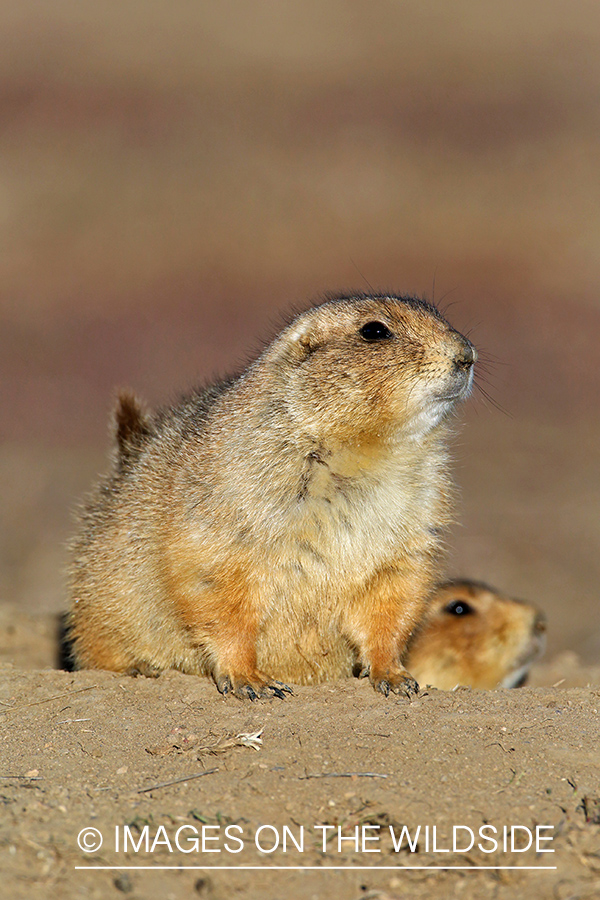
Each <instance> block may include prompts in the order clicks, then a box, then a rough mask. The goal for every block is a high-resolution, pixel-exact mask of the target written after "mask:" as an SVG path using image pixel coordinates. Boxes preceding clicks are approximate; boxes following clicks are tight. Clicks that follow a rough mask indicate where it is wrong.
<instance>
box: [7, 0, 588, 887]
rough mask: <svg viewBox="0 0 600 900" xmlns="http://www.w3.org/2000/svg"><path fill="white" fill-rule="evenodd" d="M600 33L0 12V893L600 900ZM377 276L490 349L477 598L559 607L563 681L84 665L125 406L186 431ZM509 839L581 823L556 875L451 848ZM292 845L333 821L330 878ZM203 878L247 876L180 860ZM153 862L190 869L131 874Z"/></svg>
mask: <svg viewBox="0 0 600 900" xmlns="http://www.w3.org/2000/svg"><path fill="white" fill-rule="evenodd" d="M599 40H600V13H599V11H598V8H597V7H596V6H595V5H594V4H590V3H585V4H548V3H546V2H538V0H531V2H526V3H523V2H522V0H520V2H517V0H507V2H506V3H503V4H497V3H481V2H479V0H477V2H475V0H459V2H457V3H454V4H448V3H447V0H432V2H431V3H427V4H418V3H402V4H400V3H388V2H381V0H371V2H368V3H362V2H354V0H328V2H327V4H323V3H322V2H321V3H317V2H312V0H306V2H303V3H302V4H286V3H281V2H277V3H271V2H270V0H258V2H256V3H252V4H248V3H245V2H243V0H224V2H222V3H219V4H214V3H210V2H203V0H197V2H193V3H191V2H188V0H173V2H171V3H169V4H166V3H162V2H153V0H143V2H138V0H132V2H130V3H128V4H126V5H123V4H112V5H111V4H98V3H92V2H91V0H76V2H73V0H19V2H16V0H7V2H5V3H3V4H2V8H1V9H0V46H1V49H2V53H0V118H1V122H2V127H1V128H0V158H1V160H2V165H1V167H0V285H1V288H0V325H1V327H0V384H1V385H2V403H1V404H0V483H1V484H2V497H1V503H0V667H1V668H0V723H1V738H0V746H1V747H2V751H1V753H0V809H1V815H0V866H1V869H2V893H3V894H5V895H6V896H9V897H11V898H12V897H15V898H20V897H23V898H45V897H50V896H59V895H62V896H64V897H65V898H67V900H69V898H88V897H90V898H92V897H103V898H104V897H120V896H122V895H125V896H129V897H132V898H139V900H142V898H143V900H151V898H154V897H156V898H161V900H163V898H173V900H180V898H187V897H201V898H202V897H204V898H213V900H214V898H220V900H228V898H230V897H237V896H239V897H242V898H243V897H248V898H250V897H252V898H254V897H258V896H260V897H264V898H265V900H280V898H282V897H284V896H285V897H287V898H288V900H296V898H298V900H300V898H302V900H305V898H312V897H319V898H320V897H326V896H327V897H333V896H335V897H340V898H343V900H358V898H361V897H367V898H368V897H371V898H379V900H385V898H388V900H397V898H403V900H404V898H406V897H408V896H410V897H411V898H413V897H414V898H425V897H427V898H437V897H439V898H447V897H449V896H456V897H464V898H465V900H476V898H479V897H486V898H488V897H492V898H507V900H508V898H511V900H512V898H514V897H536V898H542V900H544V898H548V900H550V898H551V900H567V898H573V900H575V898H576V900H588V898H589V900H591V898H594V897H597V896H600V862H599V860H600V824H598V822H597V819H598V811H597V805H596V804H597V803H598V800H597V798H598V797H599V796H600V776H599V767H598V743H599V740H598V735H599V728H598V688H599V685H600V672H599V660H600V613H599V606H598V584H600V555H599V554H598V546H599V544H600V518H599V517H598V508H599V506H600V481H599V479H598V472H599V471H600V460H599V451H598V448H599V447H600V422H599V421H598V396H599V395H600V368H599V367H598V365H597V356H598V353H597V348H598V345H599V342H600V303H599V302H598V288H597V286H598V284H599V283H600V256H599V254H598V234H599V233H600V212H599V210H600V202H599V201H600V197H599V194H598V158H597V157H598V142H599V141H600V117H599V106H598V100H597V98H598V91H599V90H600V54H598V42H599ZM369 283H370V284H373V285H374V286H376V287H377V288H391V289H393V290H395V291H398V292H407V293H409V292H414V293H418V294H426V295H429V296H430V297H431V296H432V295H434V296H435V299H436V300H438V301H440V302H441V304H442V306H443V307H444V308H446V307H447V308H448V316H449V318H450V319H451V321H452V322H453V324H455V325H456V327H458V328H459V329H461V330H465V331H468V332H469V333H470V334H471V336H472V339H473V340H474V342H475V343H476V344H477V346H478V348H479V349H480V350H481V359H482V362H483V364H482V365H481V366H480V367H479V375H478V388H477V390H476V391H475V393H474V396H473V398H472V400H470V401H469V403H468V404H467V406H466V407H465V410H464V415H463V416H462V419H463V420H464V425H462V426H461V427H460V428H458V429H457V437H456V440H455V443H454V448H453V454H454V458H455V467H454V468H455V473H456V480H457V483H458V486H459V488H460V496H461V499H460V505H459V509H458V522H457V526H456V528H455V529H454V530H453V532H452V533H451V534H450V535H449V537H448V549H449V558H448V574H449V575H463V576H470V577H473V578H479V579H483V580H486V581H489V582H490V583H492V584H494V585H497V586H498V587H499V588H501V589H502V590H503V591H505V592H507V593H509V594H511V595H513V596H523V597H526V598H528V599H531V600H533V601H535V602H537V603H538V604H539V605H540V606H542V607H543V609H544V610H545V612H546V614H547V616H548V623H549V630H548V654H547V657H546V659H547V662H545V663H543V664H541V665H540V666H538V667H537V668H536V669H535V670H534V672H533V673H532V680H531V687H527V688H523V689H519V690H515V691H510V692H502V691H499V692H490V693H487V694H483V693H475V692H470V691H465V690H460V691H457V692H452V693H447V694H444V693H441V692H436V691H429V692H427V693H424V694H423V695H422V696H421V697H420V698H419V699H418V700H416V701H415V702H413V703H411V704H409V703H407V702H401V701H397V700H391V701H385V700H384V699H383V698H379V697H376V696H375V694H374V693H373V692H372V691H371V689H370V688H369V686H368V685H366V684H364V683H358V682H354V681H350V682H347V683H344V684H342V685H332V686H326V687H321V688H317V689H308V688H306V689H298V690H297V691H296V694H295V696H294V697H292V698H290V699H289V700H287V701H285V702H271V703H261V704H257V705H244V704H242V703H240V702H238V701H236V700H227V701H225V700H223V699H222V698H220V697H219V696H218V695H217V693H216V690H215V689H214V687H213V686H212V685H210V684H208V683H206V682H204V681H201V680H197V679H193V678H187V677H184V676H181V675H177V674H168V675H165V676H162V677H161V678H159V679H158V680H156V681H146V680H144V679H138V680H130V679H124V678H117V677H113V676H111V675H109V674H106V673H97V672H90V673H75V674H73V673H68V672H65V671H61V670H59V669H57V668H56V665H57V659H56V656H57V641H56V621H57V620H56V614H57V613H58V612H59V611H60V610H61V609H63V608H64V604H65V593H64V583H63V575H62V571H63V568H64V565H65V551H64V544H65V541H66V540H67V537H68V535H69V532H70V530H71V512H72V509H73V507H74V506H75V504H76V502H77V498H78V497H80V496H81V495H82V493H83V492H84V491H85V490H87V488H88V487H89V485H90V483H91V481H92V479H93V478H94V477H95V476H96V474H97V473H98V472H99V471H101V469H102V468H103V466H104V461H103V460H104V455H105V452H106V422H107V415H108V410H109V408H110V404H111V399H110V398H111V397H112V395H113V392H114V390H115V388H116V387H117V386H123V385H130V386H131V387H133V388H135V389H136V390H138V391H139V392H140V393H141V394H142V396H144V397H145V398H147V400H148V401H149V402H150V403H152V404H156V403H162V402H165V401H167V400H168V399H169V398H170V397H171V396H172V395H173V393H174V392H176V391H178V390H180V389H184V388H186V387H188V386H190V385H191V384H194V383H196V382H199V381H202V380H203V379H205V378H210V377H211V376H212V375H213V374H214V373H225V372H227V371H230V370H232V369H236V368H238V367H239V366H240V363H241V362H242V361H243V360H245V359H247V357H248V355H249V354H251V353H252V352H253V351H254V350H255V348H256V347H257V346H259V344H260V341H261V339H262V338H263V337H264V336H265V335H268V334H270V333H272V332H273V330H275V329H276V328H277V323H278V322H279V321H280V318H281V316H282V315H284V314H286V313H287V312H288V311H289V309H290V307H291V306H293V305H295V304H300V305H301V304H303V303H305V302H306V300H307V298H311V297H315V296H318V295H321V294H322V293H323V292H325V291H327V290H339V289H343V288H348V289H364V288H365V287H367V285H368V284H369ZM484 391H485V392H486V393H487V394H490V395H491V400H492V402H489V401H488V399H487V398H486V394H484V393H483V392H484ZM498 407H500V409H499V408H498ZM261 730H262V734H261V740H262V743H260V744H257V743H256V742H255V745H256V748H257V749H253V747H252V746H250V747H249V746H244V745H243V744H242V745H240V739H238V737H237V736H238V735H240V734H243V733H245V734H250V735H251V734H256V733H257V732H260V731H261ZM251 743H252V742H251ZM213 768H215V769H216V770H217V771H215V772H212V773H211V774H205V775H202V777H199V778H193V777H192V776H195V775H200V774H201V773H203V772H208V771H209V770H211V769H213ZM308 776H310V777H308ZM376 776H385V777H376ZM181 778H186V779H187V780H185V781H179V779H181ZM171 781H176V782H177V783H176V784H171V785H168V784H166V783H167V782H171ZM159 785H160V786H159ZM163 785H164V786H163ZM147 788H151V790H146V789H147ZM140 792H141V793H140ZM484 822H485V823H488V824H490V825H494V826H496V827H498V828H499V829H503V828H504V827H505V826H507V827H508V826H510V825H511V824H512V825H520V826H522V827H523V828H534V827H535V826H536V825H548V826H552V828H553V829H554V830H553V832H552V834H553V836H554V841H553V843H552V845H551V846H552V847H553V848H554V849H555V853H554V854H549V853H539V854H536V853H535V852H533V851H531V850H527V851H525V852H518V851H516V852H509V853H506V854H505V853H504V852H502V851H501V850H500V851H498V852H495V853H492V854H486V853H484V852H483V851H482V850H478V849H477V848H476V847H475V849H473V850H470V851H468V852H465V853H460V852H456V853H454V852H450V853H445V852H442V850H441V849H440V848H446V847H448V846H449V845H448V843H447V842H448V840H451V839H452V827H453V826H454V825H464V826H469V827H471V828H473V829H474V830H475V831H477V830H478V829H479V827H480V826H482V825H483V823H484ZM261 825H268V826H272V827H273V828H278V829H280V830H281V829H283V826H286V825H287V826H288V828H289V829H291V831H292V833H293V834H294V835H295V836H296V837H298V835H299V834H300V829H301V828H302V827H303V828H304V832H305V849H304V852H303V853H302V854H300V853H299V852H297V851H295V850H294V848H293V846H291V845H290V848H289V851H288V852H287V853H286V854H285V855H284V854H283V853H282V852H281V851H280V850H277V851H275V852H274V853H272V854H270V853H268V852H264V853H262V854H261V853H260V852H259V850H258V848H257V847H256V846H255V844H254V838H255V834H256V832H257V829H259V828H260V826H261ZM317 825H331V826H335V827H337V826H340V827H341V828H342V829H343V832H342V836H346V837H347V836H351V835H352V834H354V829H355V828H356V827H357V826H358V827H360V828H362V827H363V826H364V827H365V828H367V829H371V830H369V831H366V832H365V837H373V836H374V835H379V836H380V837H381V844H380V845H379V847H377V844H375V843H374V844H369V843H368V842H367V844H366V845H365V852H363V849H362V847H359V849H358V851H355V850H354V849H353V847H352V846H351V845H350V843H348V842H344V843H342V850H341V852H338V848H337V832H335V831H330V832H328V834H329V835H330V836H332V838H331V840H330V841H329V842H328V843H327V846H326V851H325V852H323V851H322V850H321V849H320V848H319V842H318V837H319V831H318V829H317V830H315V826H317ZM402 825H406V826H407V827H410V828H411V829H412V831H411V833H412V834H413V835H414V829H416V827H417V826H418V825H421V827H422V829H425V827H426V826H429V827H430V829H432V828H433V827H434V826H437V827H438V828H439V831H438V845H437V847H438V851H437V852H431V851H432V847H431V846H430V848H429V851H430V852H427V851H426V849H425V846H424V843H423V841H421V844H420V846H419V852H418V853H410V852H407V851H406V849H404V850H402V851H401V852H398V853H396V852H394V851H393V847H392V845H391V835H390V830H389V829H390V826H391V827H392V829H393V831H394V835H397V834H398V833H399V829H400V828H401V826H402ZM127 826H128V827H129V832H127V834H130V835H132V837H133V839H135V840H138V841H139V840H140V838H142V839H143V840H145V836H146V835H148V837H149V840H150V841H151V842H152V840H154V839H155V838H156V837H157V835H158V837H159V838H164V835H165V834H166V835H167V837H168V838H169V839H172V840H174V836H175V834H176V832H177V829H178V828H180V827H182V826H193V827H195V828H197V829H201V828H202V826H205V828H206V829H207V830H206V831H205V838H206V840H208V838H210V837H211V836H213V837H214V836H215V835H216V836H217V837H218V838H219V840H217V842H216V843H214V844H210V843H207V849H208V848H210V847H212V848H214V847H218V848H219V849H220V850H221V853H220V854H210V853H208V852H205V853H204V854H202V853H196V852H195V851H194V852H191V853H185V852H183V850H179V849H177V848H176V847H174V849H173V852H172V853H171V852H169V848H168V846H167V844H166V841H165V842H163V843H162V844H160V843H158V844H157V845H156V847H155V850H154V852H152V853H150V852H148V853H146V852H144V851H143V848H141V849H140V851H139V852H135V851H132V849H131V846H130V847H129V852H128V853H124V852H122V850H119V851H117V850H115V846H114V838H115V834H116V833H118V834H119V836H120V838H121V839H122V840H124V836H125V834H126V832H125V828H126V827H127ZM146 826H147V829H148V830H147V831H146V832H145V831H144V829H145V828H146ZM233 826H238V827H240V828H242V829H243V836H244V849H243V851H242V852H241V853H239V854H235V853H230V852H228V851H227V850H226V848H225V847H224V839H223V835H224V829H225V828H227V827H233ZM87 827H94V828H98V829H99V830H100V832H101V833H102V834H103V837H104V844H103V846H102V848H101V849H100V851H98V852H96V853H93V852H91V853H86V852H84V851H83V850H81V849H80V848H79V846H78V844H77V836H78V834H79V833H80V832H81V831H82V829H84V828H87ZM377 827H379V831H377ZM161 828H162V829H163V831H159V829H161ZM211 828H212V829H213V830H208V829H211ZM219 828H220V829H221V832H219ZM115 829H119V831H118V832H115ZM236 833H237V834H239V832H235V831H234V832H233V834H236ZM273 833H274V832H271V834H273ZM183 834H187V835H188V836H189V835H191V834H193V833H192V832H191V831H190V830H189V829H188V830H186V831H185V832H183ZM262 834H263V836H266V835H267V831H266V830H263V832H262ZM460 834H461V835H462V837H464V836H465V835H466V834H467V833H466V832H465V831H462V832H460ZM520 835H521V836H523V835H524V832H523V831H521V832H520ZM259 840H260V834H259ZM231 843H232V845H233V846H234V847H235V846H237V845H236V844H235V841H231ZM461 846H464V845H461ZM484 846H486V847H489V845H485V844H484ZM546 846H550V845H546ZM372 847H375V848H377V849H381V850H382V853H381V854H371V853H368V852H366V851H367V849H368V848H372ZM149 849H150V848H149ZM185 849H189V847H187V848H185ZM206 859H208V863H207V865H220V866H222V865H226V864H231V865H234V866H236V867H238V871H227V872H225V871H215V872H213V871H202V870H195V871H194V870H189V869H184V868H183V867H184V866H186V865H187V866H189V865H201V864H202V862H203V860H204V861H206ZM548 860H550V862H548ZM143 864H145V865H150V864H152V865H154V866H155V867H156V866H158V865H172V866H176V867H177V869H176V870H162V869H158V868H155V869H154V871H152V872H149V871H139V870H127V869H126V866H127V865H131V866H137V867H139V866H141V865H143ZM242 864H243V865H248V866H261V867H266V868H267V870H266V871H263V870H258V869H254V870H248V871H242V870H241V869H239V867H240V866H241V865H242ZM284 864H287V865H293V864H301V865H304V866H309V865H314V866H318V867H319V869H318V870H311V869H307V870H306V871H303V872H295V871H287V872H286V871H277V870H275V869H274V866H276V865H284ZM336 864H337V865H344V866H349V865H354V866H360V865H364V866H366V867H367V868H366V869H365V870H360V869H354V870H345V871H335V872H333V871H331V872H325V871H323V869H324V868H325V867H326V866H329V867H331V866H334V865H336ZM415 864H418V865H435V866H440V865H457V866H458V865H462V866H465V867H466V868H464V869H461V870H457V871H452V872H444V871H435V870H429V869H418V870H414V869H409V868H408V866H410V865H415ZM484 864H486V865H496V866H500V865H502V866H506V865H509V866H510V865H518V866H519V867H520V869H519V871H514V870H512V869H510V868H502V869H499V868H498V869H481V870H480V869H476V868H475V866H477V865H484ZM84 865H97V866H98V865H108V866H113V865H114V866H119V868H118V869H116V870H100V871H85V870H81V869H76V867H77V866H84ZM384 865H388V866H393V867H394V868H393V869H391V870H390V869H383V868H382V866H384ZM542 865H555V866H556V867H557V868H556V869H554V870H541V871H534V870H533V869H527V868H525V867H526V866H542ZM376 867H379V870H376Z"/></svg>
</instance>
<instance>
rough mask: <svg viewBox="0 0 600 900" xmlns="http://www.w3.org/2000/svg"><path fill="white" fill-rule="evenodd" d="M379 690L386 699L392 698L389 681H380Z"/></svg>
mask: <svg viewBox="0 0 600 900" xmlns="http://www.w3.org/2000/svg"><path fill="white" fill-rule="evenodd" d="M377 690H378V691H381V693H382V694H383V696H384V697H389V696H390V683H389V681H385V680H384V681H380V682H378V684H377Z"/></svg>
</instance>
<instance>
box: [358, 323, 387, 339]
mask: <svg viewBox="0 0 600 900" xmlns="http://www.w3.org/2000/svg"><path fill="white" fill-rule="evenodd" d="M360 336H361V337H363V338H364V339H365V341H387V340H388V339H389V338H391V337H393V334H392V332H391V331H390V329H389V328H388V327H387V325H384V324H383V322H366V323H365V324H364V325H363V327H362V328H361V329H360Z"/></svg>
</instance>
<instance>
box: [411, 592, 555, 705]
mask: <svg viewBox="0 0 600 900" xmlns="http://www.w3.org/2000/svg"><path fill="white" fill-rule="evenodd" d="M545 632H546V620H545V617H544V615H543V613H541V612H540V611H539V610H538V609H537V608H536V607H535V606H534V605H533V604H532V603H528V602H526V601H524V600H514V599H512V598H510V597H505V596H503V595H502V594H499V593H498V592H497V591H495V590H494V589H493V588H490V587H489V586H488V585H486V584H482V583H481V582H477V581H468V580H457V581H448V582H446V583H444V584H442V585H440V586H439V587H438V588H437V590H436V592H435V593H434V595H433V597H432V599H431V601H430V607H429V611H428V614H427V617H426V619H425V620H424V622H423V624H422V626H421V627H420V629H419V631H418V632H417V633H416V634H415V637H414V639H413V641H412V642H411V644H410V646H409V650H408V655H407V657H406V658H405V660H404V664H405V665H406V667H407V668H408V670H409V672H410V673H411V674H412V675H414V677H415V678H416V679H417V681H419V682H420V683H421V684H422V685H425V684H430V685H432V686H433V687H438V688H442V689H444V690H451V689H452V688H454V687H456V685H459V684H460V685H466V686H470V687H474V688H482V689H491V688H496V687H517V686H518V685H520V684H523V682H524V681H525V679H526V677H527V672H528V670H529V667H530V666H531V664H532V662H533V661H534V660H535V659H536V658H537V657H538V656H540V655H541V653H542V652H543V649H544V644H545Z"/></svg>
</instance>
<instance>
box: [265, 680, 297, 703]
mask: <svg viewBox="0 0 600 900" xmlns="http://www.w3.org/2000/svg"><path fill="white" fill-rule="evenodd" d="M269 687H270V688H271V690H272V691H273V693H276V692H277V693H276V696H277V697H281V698H282V700H285V697H284V696H283V695H284V694H293V693H294V692H293V690H292V689H291V687H290V686H289V684H284V683H283V681H274V682H273V683H272V684H270V685H269Z"/></svg>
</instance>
